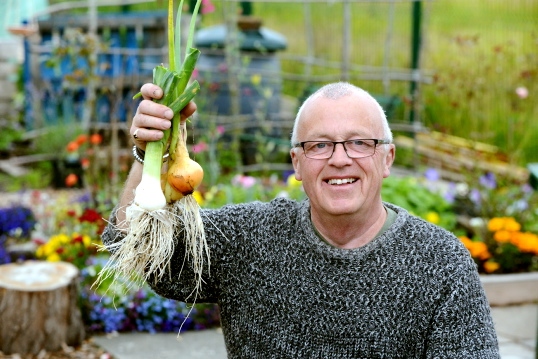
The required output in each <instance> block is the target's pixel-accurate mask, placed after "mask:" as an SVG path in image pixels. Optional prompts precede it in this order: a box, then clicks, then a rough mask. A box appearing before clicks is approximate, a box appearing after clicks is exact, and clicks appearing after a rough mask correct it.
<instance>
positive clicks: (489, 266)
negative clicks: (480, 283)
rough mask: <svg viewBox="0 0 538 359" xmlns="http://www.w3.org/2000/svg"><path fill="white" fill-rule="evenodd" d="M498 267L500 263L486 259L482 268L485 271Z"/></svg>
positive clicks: (491, 270)
mask: <svg viewBox="0 0 538 359" xmlns="http://www.w3.org/2000/svg"><path fill="white" fill-rule="evenodd" d="M499 267H500V264H499V263H497V262H495V261H487V262H486V263H484V270H485V271H486V272H487V273H492V272H495V271H496V270H497V269H499Z"/></svg>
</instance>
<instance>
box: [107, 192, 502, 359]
mask: <svg viewBox="0 0 538 359" xmlns="http://www.w3.org/2000/svg"><path fill="white" fill-rule="evenodd" d="M385 205H386V206H389V207H391V208H392V209H394V211H395V212H397V218H396V221H395V222H394V223H393V224H392V226H390V227H389V228H388V230H387V231H385V232H384V233H383V234H382V235H380V236H378V237H377V238H375V239H374V240H373V241H371V242H370V243H368V244H367V245H365V246H364V247H361V248H357V249H351V250H350V249H339V248H335V247H332V246H330V245H328V244H327V243H325V242H323V241H322V240H320V238H319V237H317V235H316V233H315V231H314V229H313V227H312V222H311V220H310V210H309V202H308V200H306V201H303V202H300V203H298V202H295V201H290V200H287V199H282V198H280V199H275V200H273V201H271V202H269V203H260V202H255V203H248V204H241V205H230V206H225V207H223V208H221V209H218V210H203V212H202V216H203V218H204V225H205V230H206V234H207V238H208V240H209V245H210V250H211V268H210V274H209V273H208V274H207V275H206V278H205V283H204V285H203V289H202V293H200V295H199V297H198V299H197V302H215V303H218V304H219V306H220V310H221V322H222V329H223V332H224V337H225V342H226V347H227V351H228V356H229V358H245V359H247V358H248V359H255V358H260V359H267V358H290V359H297V358H499V353H498V345H497V338H496V334H495V331H494V327H493V322H492V319H491V315H490V310H489V305H488V303H487V300H486V297H485V294H484V291H483V289H482V286H481V284H480V280H479V277H478V273H477V271H476V268H475V265H474V263H473V261H472V259H471V258H470V256H469V253H468V251H467V250H466V249H465V248H464V246H463V245H462V244H461V243H460V241H459V240H458V239H457V238H456V237H455V236H454V235H453V234H451V233H449V232H447V231H445V230H444V229H442V228H440V227H437V226H434V225H432V224H430V223H428V222H425V221H423V220H421V219H419V218H416V217H414V216H411V215H410V214H409V213H408V212H407V211H405V210H404V209H402V208H399V207H396V206H394V205H391V204H388V203H385ZM178 233H179V232H178ZM116 237H118V233H117V232H114V230H113V228H112V227H111V226H109V227H108V228H107V230H106V231H105V233H104V234H103V241H104V243H105V244H106V243H111V242H112V241H114V240H117V239H118V238H116ZM115 238H116V239H115ZM178 240H179V241H181V239H180V238H178ZM176 251H177V253H176V256H175V259H174V265H173V270H174V271H175V273H174V275H173V276H172V278H174V279H173V280H170V281H169V280H168V279H167V280H165V281H161V282H159V283H157V284H155V283H150V285H151V286H152V287H153V289H154V290H155V291H156V292H157V293H159V294H160V295H162V296H164V297H168V298H173V299H177V300H185V298H187V297H188V296H189V294H190V293H191V292H192V285H193V283H194V281H193V279H192V275H191V274H192V273H188V272H186V271H185V268H184V271H183V272H182V273H181V277H180V278H179V279H178V275H179V273H178V270H179V269H180V268H181V265H182V263H183V258H184V255H183V252H182V246H180V245H178V246H177V250H176ZM167 278H168V277H167Z"/></svg>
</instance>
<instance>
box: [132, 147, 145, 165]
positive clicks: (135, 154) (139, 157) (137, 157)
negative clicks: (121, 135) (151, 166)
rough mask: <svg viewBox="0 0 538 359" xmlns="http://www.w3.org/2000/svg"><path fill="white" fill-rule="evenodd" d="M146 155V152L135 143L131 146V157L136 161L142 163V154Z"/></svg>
mask: <svg viewBox="0 0 538 359" xmlns="http://www.w3.org/2000/svg"><path fill="white" fill-rule="evenodd" d="M145 155H146V152H144V151H143V150H141V149H140V148H138V147H137V146H136V145H134V146H133V157H134V159H135V160H137V161H138V162H140V163H142V164H144V156H145Z"/></svg>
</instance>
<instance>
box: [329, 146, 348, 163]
mask: <svg viewBox="0 0 538 359" xmlns="http://www.w3.org/2000/svg"><path fill="white" fill-rule="evenodd" d="M338 145H342V146H341V147H339V146H338ZM349 160H350V157H349V156H348V155H347V152H346V148H345V147H344V144H343V143H337V144H335V145H334V148H333V154H332V156H331V158H330V161H332V162H342V161H344V162H347V161H349Z"/></svg>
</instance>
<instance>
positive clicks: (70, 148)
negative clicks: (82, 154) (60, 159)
mask: <svg viewBox="0 0 538 359" xmlns="http://www.w3.org/2000/svg"><path fill="white" fill-rule="evenodd" d="M79 147H80V146H79V144H78V143H77V142H76V141H71V142H69V143H68V144H67V146H66V147H65V149H66V150H67V152H75V151H76V150H78V148H79Z"/></svg>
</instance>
